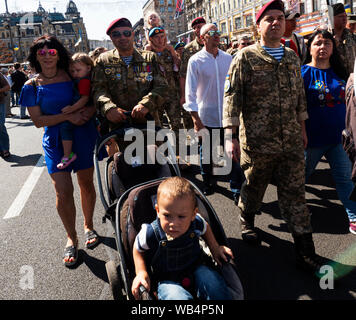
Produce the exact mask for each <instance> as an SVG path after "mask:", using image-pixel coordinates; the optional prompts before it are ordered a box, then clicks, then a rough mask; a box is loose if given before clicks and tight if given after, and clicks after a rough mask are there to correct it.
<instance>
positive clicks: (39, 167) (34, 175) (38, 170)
mask: <svg viewBox="0 0 356 320" xmlns="http://www.w3.org/2000/svg"><path fill="white" fill-rule="evenodd" d="M44 168H45V164H44V156H43V155H42V156H41V157H40V158H39V160H38V161H37V163H36V166H35V167H34V168H33V170H32V172H31V174H30V175H29V177H28V178H27V180H26V182H25V183H24V185H23V187H22V188H21V190H20V192H19V194H18V195H17V197H16V199H15V200H14V202H13V203H12V204H11V207H10V208H9V210H7V212H6V214H5V216H4V219H11V218H15V217H18V216H19V215H20V214H21V211H22V209H23V208H24V206H25V204H26V202H27V200H28V198H29V197H30V195H31V193H32V190H33V189H34V187H35V186H36V184H37V181H38V179H39V178H40V176H41V174H42V171H43V169H44Z"/></svg>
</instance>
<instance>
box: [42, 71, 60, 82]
mask: <svg viewBox="0 0 356 320" xmlns="http://www.w3.org/2000/svg"><path fill="white" fill-rule="evenodd" d="M57 74H58V69H57V71H56V74H55V75H54V76H53V77H47V76H45V75H44V73H43V72H41V75H42V77H43V78H46V79H48V80H51V79H54V78H55V77H56V76H57Z"/></svg>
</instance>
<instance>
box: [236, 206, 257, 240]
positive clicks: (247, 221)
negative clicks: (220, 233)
mask: <svg viewBox="0 0 356 320" xmlns="http://www.w3.org/2000/svg"><path fill="white" fill-rule="evenodd" d="M240 225H241V236H242V240H244V241H245V242H247V243H249V244H254V245H257V244H259V243H260V238H259V236H258V234H257V232H256V229H255V214H254V213H252V214H251V213H249V214H245V213H243V212H241V215H240Z"/></svg>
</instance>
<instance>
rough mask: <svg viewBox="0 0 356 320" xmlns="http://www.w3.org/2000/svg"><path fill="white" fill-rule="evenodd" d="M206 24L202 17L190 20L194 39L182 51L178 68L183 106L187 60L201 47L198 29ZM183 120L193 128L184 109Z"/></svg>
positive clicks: (186, 125) (189, 117)
mask: <svg viewBox="0 0 356 320" xmlns="http://www.w3.org/2000/svg"><path fill="white" fill-rule="evenodd" d="M204 24H206V21H205V19H204V18H203V17H198V18H195V19H194V20H193V21H192V29H194V34H195V39H194V40H193V41H191V42H189V43H188V44H187V45H186V46H185V47H184V51H183V53H182V61H181V65H180V69H179V86H180V104H181V106H183V104H184V103H185V78H186V77H187V68H188V61H189V59H190V57H191V56H192V55H193V54H195V53H197V52H198V51H200V50H201V49H203V47H204V44H203V41H202V40H201V38H200V29H201V28H202V26H203V25H204ZM183 121H184V124H185V127H186V128H187V129H190V128H193V122H192V118H191V116H190V114H189V113H188V112H186V111H185V110H184V112H183Z"/></svg>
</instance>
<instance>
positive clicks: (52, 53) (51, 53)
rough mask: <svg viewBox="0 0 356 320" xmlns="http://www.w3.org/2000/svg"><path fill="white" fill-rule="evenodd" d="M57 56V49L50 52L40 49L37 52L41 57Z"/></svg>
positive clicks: (49, 50)
mask: <svg viewBox="0 0 356 320" xmlns="http://www.w3.org/2000/svg"><path fill="white" fill-rule="evenodd" d="M57 54H58V51H57V50H56V49H48V50H45V49H38V50H37V55H38V56H41V57H44V56H46V55H49V56H51V57H55V56H56V55H57Z"/></svg>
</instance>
